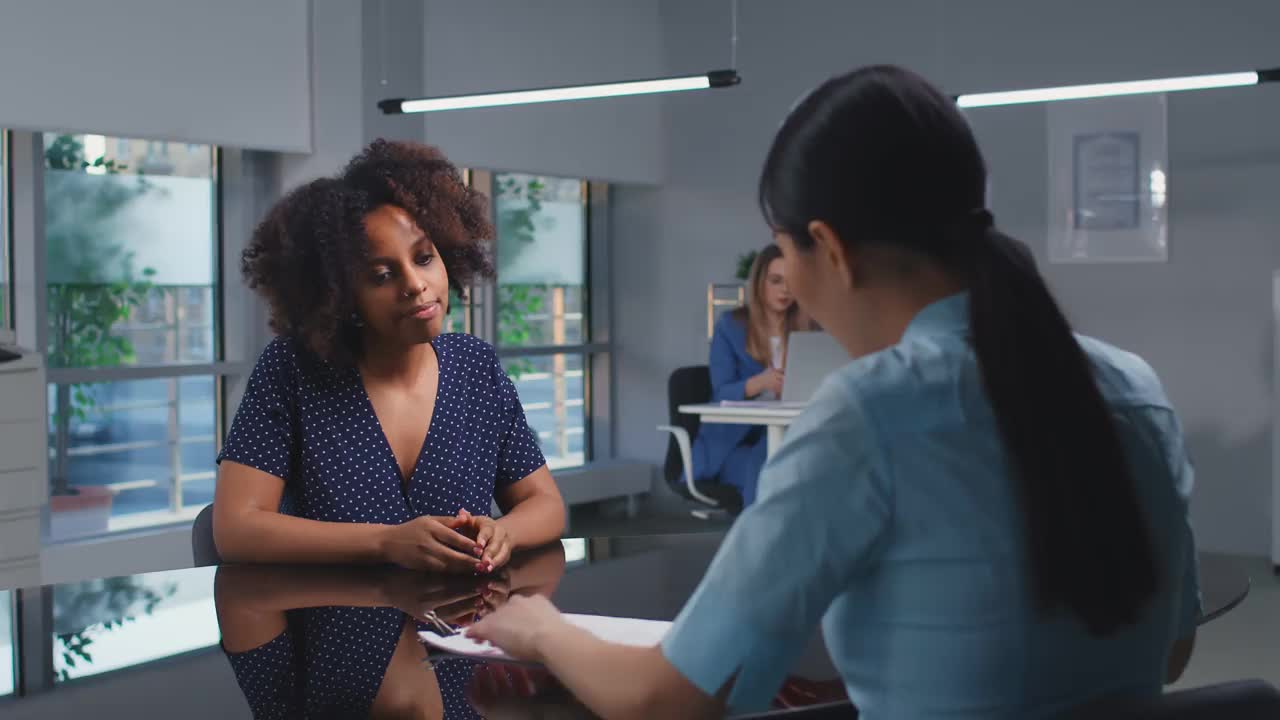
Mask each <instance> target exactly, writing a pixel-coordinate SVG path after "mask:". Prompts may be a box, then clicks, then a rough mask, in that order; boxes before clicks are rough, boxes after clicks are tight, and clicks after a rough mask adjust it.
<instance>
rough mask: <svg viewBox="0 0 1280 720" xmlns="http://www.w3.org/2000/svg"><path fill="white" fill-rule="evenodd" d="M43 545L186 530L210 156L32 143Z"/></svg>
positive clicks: (207, 309) (201, 438) (205, 477)
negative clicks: (41, 366)
mask: <svg viewBox="0 0 1280 720" xmlns="http://www.w3.org/2000/svg"><path fill="white" fill-rule="evenodd" d="M43 151H44V173H43V182H44V198H45V202H44V244H43V245H44V249H45V277H44V286H45V317H44V319H43V328H44V332H45V341H44V345H45V348H46V352H47V359H48V365H49V392H48V402H49V419H50V422H49V452H50V455H49V457H50V462H49V471H50V484H51V492H52V497H51V500H50V522H49V529H50V536H51V538H52V539H54V540H61V539H66V538H71V537H78V536H85V535H93V534H100V533H104V532H110V531H115V530H122V529H130V528H135V527H139V526H145V525H154V524H158V523H165V522H176V521H180V520H183V519H190V517H193V516H194V514H195V512H197V511H198V510H199V508H200V507H201V506H202V505H203V504H205V503H207V502H209V500H210V499H211V498H212V490H213V478H214V470H213V466H214V463H213V460H214V457H215V455H216V452H217V445H218V432H217V428H218V422H217V419H218V414H219V403H218V402H217V401H216V399H217V398H218V397H219V396H220V394H221V393H220V383H221V373H220V370H221V368H220V367H219V365H218V362H219V361H220V360H221V359H222V357H221V348H220V341H221V336H220V331H219V326H218V302H219V299H220V292H219V287H218V282H217V278H218V257H219V249H220V248H219V232H218V224H217V223H218V219H217V192H218V187H217V183H218V177H217V152H216V150H215V148H213V147H210V146H208V145H192V144H188V143H170V142H165V141H154V140H135V139H130V138H106V137H104V136H101V135H65V134H52V133H47V134H45V135H44V136H43Z"/></svg>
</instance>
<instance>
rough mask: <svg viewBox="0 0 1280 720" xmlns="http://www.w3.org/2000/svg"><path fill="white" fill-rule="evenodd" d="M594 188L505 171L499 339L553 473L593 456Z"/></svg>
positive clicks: (496, 179)
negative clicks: (590, 201) (590, 197)
mask: <svg viewBox="0 0 1280 720" xmlns="http://www.w3.org/2000/svg"><path fill="white" fill-rule="evenodd" d="M587 193H588V185H587V183H586V182H583V181H581V180H570V179H564V178H554V177H545V176H539V175H523V174H516V173H495V174H493V175H492V189H491V196H492V197H493V209H494V216H495V217H494V220H495V222H494V225H495V227H496V229H497V235H498V238H497V261H498V262H497V266H498V277H497V283H496V285H495V287H494V288H493V295H494V305H495V306H496V308H497V313H496V318H495V323H494V325H495V328H494V331H495V332H494V334H495V339H496V343H495V344H496V345H497V347H498V350H499V352H500V354H501V356H502V359H503V367H505V368H506V370H507V374H508V375H510V376H511V379H512V380H513V381H514V382H515V384H516V389H517V391H518V392H519V394H520V398H521V400H522V401H523V403H524V409H525V414H526V416H527V417H528V420H529V424H530V426H532V428H533V429H534V431H535V432H536V433H537V434H538V439H539V440H540V441H541V444H542V451H543V453H544V454H545V455H546V456H547V464H548V465H549V466H551V467H552V468H563V467H572V466H575V465H581V464H583V463H584V462H585V461H586V460H588V459H589V453H588V443H587V427H588V422H587V420H588V417H589V411H590V408H589V407H588V405H587V396H588V393H587V387H588V384H587V367H588V365H589V362H588V360H589V354H590V353H589V348H588V344H589V343H590V341H591V337H590V335H591V333H590V325H589V322H588V312H587V307H588V304H589V303H588V298H589V287H588V280H587V276H588V273H587V267H588V222H587V220H588V217H587Z"/></svg>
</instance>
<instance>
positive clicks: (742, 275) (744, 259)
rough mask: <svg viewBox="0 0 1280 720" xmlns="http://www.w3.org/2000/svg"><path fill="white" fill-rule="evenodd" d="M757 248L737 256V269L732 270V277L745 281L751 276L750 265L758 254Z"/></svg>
mask: <svg viewBox="0 0 1280 720" xmlns="http://www.w3.org/2000/svg"><path fill="white" fill-rule="evenodd" d="M759 254H760V252H759V251H758V250H752V251H751V252H747V253H743V254H741V255H739V256H738V269H737V270H735V271H734V275H733V276H734V277H735V278H737V279H738V280H741V281H743V282H746V281H747V280H748V279H749V278H750V277H751V266H752V265H754V264H755V262H756V256H757V255H759Z"/></svg>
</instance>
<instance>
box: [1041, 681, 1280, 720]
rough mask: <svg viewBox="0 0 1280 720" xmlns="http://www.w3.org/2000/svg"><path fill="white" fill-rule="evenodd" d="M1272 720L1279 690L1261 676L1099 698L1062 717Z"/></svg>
mask: <svg viewBox="0 0 1280 720" xmlns="http://www.w3.org/2000/svg"><path fill="white" fill-rule="evenodd" d="M1086 718H1087V719H1088V720H1264V718H1265V719H1266V720H1275V718H1280V692H1277V691H1276V689H1275V688H1274V687H1272V686H1271V685H1269V684H1267V683H1265V682H1263V681H1261V680H1237V681H1235V682H1228V683H1221V684H1218V685H1206V686H1204V687H1198V688H1192V689H1190V690H1179V691H1178V692H1171V693H1166V694H1164V695H1161V696H1160V697H1155V698H1145V699H1142V700H1124V701H1118V702H1117V701H1105V700H1104V701H1099V702H1096V703H1091V704H1089V705H1088V706H1085V707H1083V708H1080V709H1079V710H1075V711H1073V712H1070V713H1068V714H1067V715H1066V716H1065V717H1063V718H1062V720H1085V719H1086Z"/></svg>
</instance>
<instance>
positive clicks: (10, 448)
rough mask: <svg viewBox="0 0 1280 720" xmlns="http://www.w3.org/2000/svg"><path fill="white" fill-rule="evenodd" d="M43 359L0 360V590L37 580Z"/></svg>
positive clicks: (44, 457)
mask: <svg viewBox="0 0 1280 720" xmlns="http://www.w3.org/2000/svg"><path fill="white" fill-rule="evenodd" d="M45 398H46V390H45V374H44V361H43V358H41V356H40V355H38V354H36V353H25V352H24V353H23V354H22V357H20V358H18V359H17V360H11V361H9V362H0V589H4V588H14V587H21V586H30V585H37V584H39V582H40V518H41V516H42V514H43V509H44V506H45V504H46V503H47V502H48V487H49V481H48V476H49V450H48V442H47V440H46V433H47V428H48V421H47V419H46V413H47V406H46V400H45Z"/></svg>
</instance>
